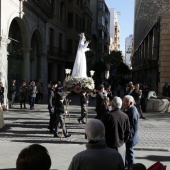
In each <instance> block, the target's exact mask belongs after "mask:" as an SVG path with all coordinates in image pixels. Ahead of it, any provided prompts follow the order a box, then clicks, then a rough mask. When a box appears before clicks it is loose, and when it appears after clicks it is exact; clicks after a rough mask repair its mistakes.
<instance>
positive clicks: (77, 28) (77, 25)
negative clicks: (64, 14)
mask: <svg viewBox="0 0 170 170" xmlns="http://www.w3.org/2000/svg"><path fill="white" fill-rule="evenodd" d="M75 28H76V30H77V31H78V30H79V17H78V15H77V14H76V22H75Z"/></svg>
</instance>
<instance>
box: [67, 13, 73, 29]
mask: <svg viewBox="0 0 170 170" xmlns="http://www.w3.org/2000/svg"><path fill="white" fill-rule="evenodd" d="M67 26H68V28H73V13H71V12H69V13H68V22H67Z"/></svg>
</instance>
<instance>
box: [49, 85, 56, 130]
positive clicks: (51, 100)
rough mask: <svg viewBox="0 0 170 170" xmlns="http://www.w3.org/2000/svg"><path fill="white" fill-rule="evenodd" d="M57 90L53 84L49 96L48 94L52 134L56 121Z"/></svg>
mask: <svg viewBox="0 0 170 170" xmlns="http://www.w3.org/2000/svg"><path fill="white" fill-rule="evenodd" d="M55 88H56V84H52V85H51V88H50V89H49V94H48V96H49V97H48V110H49V113H50V121H49V126H48V128H49V130H50V132H54V130H53V128H54V122H55V121H56V115H55V114H54V112H55V110H54V109H55Z"/></svg>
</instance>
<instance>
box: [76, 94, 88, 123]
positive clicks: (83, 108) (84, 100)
mask: <svg viewBox="0 0 170 170" xmlns="http://www.w3.org/2000/svg"><path fill="white" fill-rule="evenodd" d="M86 94H87V93H86V92H82V93H81V96H80V106H81V117H80V118H78V119H77V120H78V122H79V123H80V122H81V123H82V124H86V122H85V121H84V118H85V116H86V104H87V102H88V101H87V96H86Z"/></svg>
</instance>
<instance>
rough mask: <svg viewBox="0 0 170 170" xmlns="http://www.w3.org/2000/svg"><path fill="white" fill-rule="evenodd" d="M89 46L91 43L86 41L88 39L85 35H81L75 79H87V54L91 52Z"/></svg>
mask: <svg viewBox="0 0 170 170" xmlns="http://www.w3.org/2000/svg"><path fill="white" fill-rule="evenodd" d="M88 44H89V41H86V37H85V35H84V33H81V34H80V41H79V45H78V49H77V54H76V59H75V62H74V66H73V70H72V76H73V77H78V78H85V77H87V65H86V56H85V52H86V51H89V50H90V48H87V46H88Z"/></svg>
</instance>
